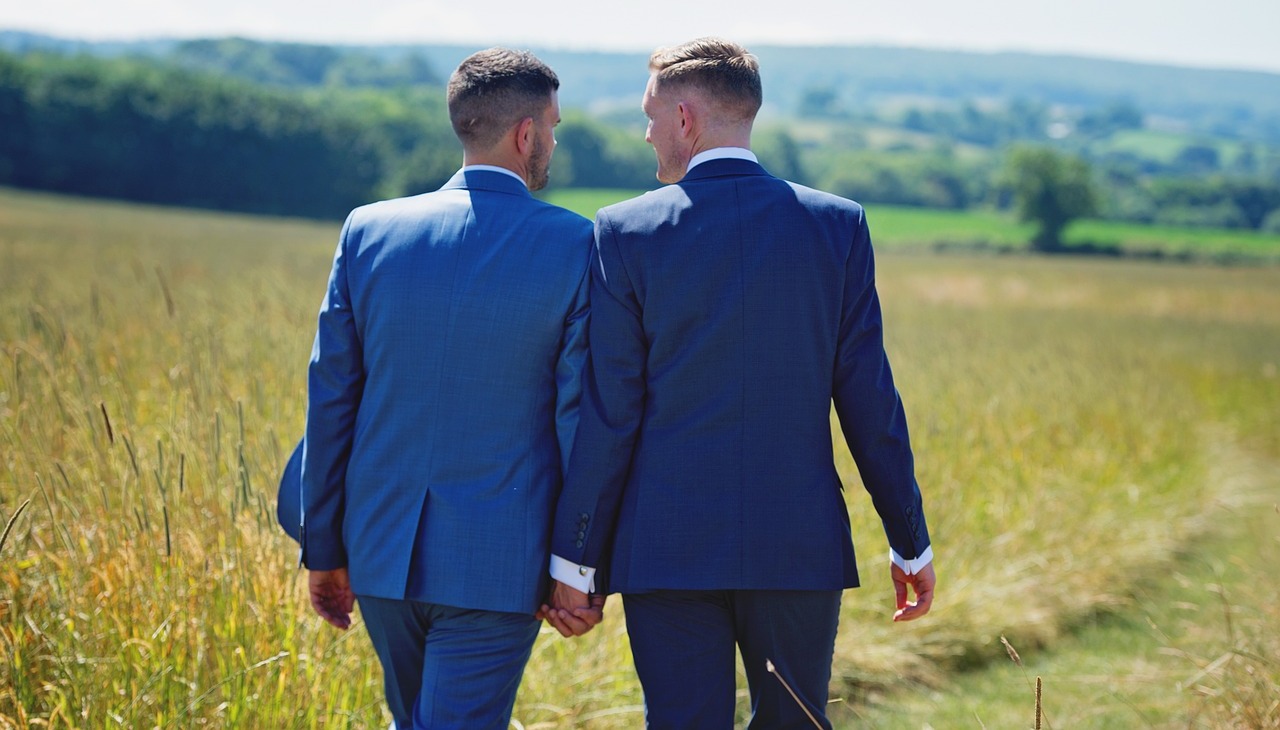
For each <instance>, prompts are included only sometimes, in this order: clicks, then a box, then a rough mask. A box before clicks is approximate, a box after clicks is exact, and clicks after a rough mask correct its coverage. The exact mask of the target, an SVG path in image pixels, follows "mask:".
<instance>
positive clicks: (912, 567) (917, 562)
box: [553, 545, 933, 575]
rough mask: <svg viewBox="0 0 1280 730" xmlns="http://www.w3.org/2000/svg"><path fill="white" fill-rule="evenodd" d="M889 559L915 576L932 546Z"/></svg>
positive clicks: (894, 552) (927, 560) (894, 553)
mask: <svg viewBox="0 0 1280 730" xmlns="http://www.w3.org/2000/svg"><path fill="white" fill-rule="evenodd" d="M889 559H890V560H892V561H893V564H894V565H896V566H898V567H899V568H902V572H903V573H906V574H907V575H915V574H916V573H919V572H920V571H922V570H924V566H926V565H928V564H929V563H932V562H933V546H932V545H930V546H929V547H927V548H925V549H924V552H922V553H920V555H918V556H917V557H914V558H912V559H910V560H903V559H902V556H901V555H899V554H898V551H897V550H894V549H893V548H889ZM553 560H554V558H553ZM553 565H554V563H553Z"/></svg>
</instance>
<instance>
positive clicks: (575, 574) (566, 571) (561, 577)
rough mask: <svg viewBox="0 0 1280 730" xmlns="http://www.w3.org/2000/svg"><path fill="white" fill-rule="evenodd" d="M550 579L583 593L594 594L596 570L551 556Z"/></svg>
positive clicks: (557, 556)
mask: <svg viewBox="0 0 1280 730" xmlns="http://www.w3.org/2000/svg"><path fill="white" fill-rule="evenodd" d="M551 577H552V578H555V579H556V580H558V581H560V582H561V583H564V584H565V585H567V586H569V587H570V588H576V589H578V590H580V591H582V592H583V593H595V592H596V569H595V568H588V567H587V566H585V565H578V564H577V563H574V562H570V561H568V560H565V559H564V558H562V557H560V556H559V555H552V556H551Z"/></svg>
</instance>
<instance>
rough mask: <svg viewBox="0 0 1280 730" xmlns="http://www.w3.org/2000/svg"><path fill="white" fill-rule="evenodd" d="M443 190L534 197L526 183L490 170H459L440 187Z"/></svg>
mask: <svg viewBox="0 0 1280 730" xmlns="http://www.w3.org/2000/svg"><path fill="white" fill-rule="evenodd" d="M440 189H441V190H485V191H488V192H493V193H508V194H510V195H519V196H522V197H526V198H528V197H532V195H531V193H530V192H529V188H527V187H525V185H524V183H522V182H520V181H519V180H517V179H515V178H514V177H511V176H510V175H506V174H504V173H501V172H493V171H490V170H458V171H457V172H456V173H454V174H453V177H451V178H449V182H447V183H445V184H444V185H442V186H441V187H440Z"/></svg>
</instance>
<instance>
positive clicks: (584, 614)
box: [573, 608, 604, 629]
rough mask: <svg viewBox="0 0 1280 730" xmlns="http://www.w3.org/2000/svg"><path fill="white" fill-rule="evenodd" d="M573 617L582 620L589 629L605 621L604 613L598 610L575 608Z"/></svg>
mask: <svg viewBox="0 0 1280 730" xmlns="http://www.w3.org/2000/svg"><path fill="white" fill-rule="evenodd" d="M573 615H574V616H577V617H578V618H580V619H582V621H583V623H585V624H586V625H587V628H588V629H590V628H591V627H592V626H595V625H596V624H598V623H600V622H601V621H603V620H604V611H601V610H600V609H598V608H575V609H573Z"/></svg>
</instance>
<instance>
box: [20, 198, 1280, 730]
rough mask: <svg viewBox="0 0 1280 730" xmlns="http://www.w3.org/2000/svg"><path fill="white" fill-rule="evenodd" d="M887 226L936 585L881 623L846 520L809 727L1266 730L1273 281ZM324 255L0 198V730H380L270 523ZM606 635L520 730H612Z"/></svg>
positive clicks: (890, 303)
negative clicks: (834, 622) (835, 636)
mask: <svg viewBox="0 0 1280 730" xmlns="http://www.w3.org/2000/svg"><path fill="white" fill-rule="evenodd" d="M591 204H592V203H589V202H588V203H584V202H583V201H582V200H579V201H578V203H577V205H578V206H582V205H591ZM587 212H590V211H587ZM889 213H890V211H887V210H886V211H883V215H881V216H880V218H882V219H883V221H882V222H881V223H876V221H877V220H879V219H878V218H876V217H875V216H876V215H877V211H874V210H873V211H872V215H873V219H872V225H873V227H875V228H874V229H875V230H876V231H877V240H878V241H880V242H883V243H884V244H885V245H884V246H883V251H882V255H881V256H880V257H879V259H878V264H879V281H880V291H881V296H882V300H883V305H884V309H885V319H886V327H887V335H888V342H887V344H888V347H889V352H890V357H891V358H892V360H893V362H894V365H895V373H896V375H897V379H898V385H899V388H900V389H901V391H902V393H903V396H904V399H905V401H906V407H907V412H908V418H909V420H910V422H911V425H912V435H913V440H914V443H915V446H916V450H917V460H918V461H917V467H918V472H919V478H920V482H921V485H922V488H923V490H924V494H925V504H926V509H928V511H929V515H930V520H931V532H932V534H933V538H934V545H935V550H936V551H937V556H938V557H937V569H938V573H939V578H940V587H939V593H938V599H937V603H936V604H935V610H934V613H933V614H931V616H930V617H929V618H928V619H927V620H925V621H922V622H917V623H915V624H911V625H894V624H892V623H891V622H890V620H889V617H890V615H891V613H892V611H891V609H892V606H891V604H892V593H891V590H890V588H889V585H888V578H887V572H888V571H887V569H885V568H883V567H882V566H884V565H885V564H886V560H887V557H886V556H887V547H886V546H885V544H884V539H883V536H882V535H881V532H880V528H879V525H878V521H877V520H876V518H875V517H874V513H873V512H872V510H871V509H870V505H869V500H868V499H867V498H866V496H865V494H864V493H862V492H861V490H859V489H857V488H856V486H855V488H853V489H850V490H848V492H847V494H848V500H849V503H850V507H851V515H852V525H853V530H854V535H855V542H856V544H857V545H858V547H859V555H860V556H861V566H860V567H861V569H862V573H863V576H864V578H863V583H864V587H863V588H861V589H859V590H856V591H850V592H847V593H846V595H845V602H844V607H843V613H842V619H841V632H840V638H839V640H838V644H837V649H836V660H835V680H834V682H833V688H832V689H833V697H834V698H836V699H837V701H838V706H837V707H835V708H833V715H834V716H835V717H837V718H838V719H839V722H840V726H841V727H853V726H860V727H861V726H871V727H885V728H898V727H925V726H932V727H939V728H941V727H1017V726H1023V727H1026V726H1030V724H1031V720H1032V705H1031V700H1030V697H1031V695H1030V693H1029V689H1028V681H1031V680H1032V678H1033V676H1034V675H1036V674H1041V675H1043V676H1044V677H1045V680H1046V691H1045V709H1046V717H1047V718H1048V719H1049V720H1050V723H1051V724H1049V725H1047V726H1046V727H1057V728H1064V727H1131V726H1135V725H1138V726H1153V727H1242V728H1243V727H1278V726H1280V706H1277V705H1276V704H1275V698H1276V697H1280V667H1278V666H1277V663H1276V657H1277V656H1280V640H1278V639H1277V637H1280V612H1277V611H1276V609H1275V606H1276V605H1277V604H1278V603H1280V600H1278V599H1280V596H1278V595H1277V589H1276V587H1275V582H1274V580H1273V579H1272V578H1271V576H1270V573H1271V571H1272V566H1274V565H1275V564H1276V559H1277V558H1280V544H1277V542H1276V540H1277V535H1280V511H1277V507H1276V505H1277V503H1278V502H1280V467H1277V464H1280V374H1278V373H1277V369H1278V368H1280V268H1276V267H1271V266H1254V267H1244V266H1220V265H1206V264H1195V263H1171V262H1151V261H1137V260H1104V259H1072V258H1065V257H1053V258H1046V257H1034V256H990V255H962V254H944V255H923V254H920V253H916V252H912V253H895V252H894V249H895V248H896V244H895V243H894V236H895V235H896V234H894V233H893V232H892V228H893V226H892V225H891V218H892V216H891V215H889ZM904 215H905V213H904ZM903 220H906V219H905V218H904V219H903ZM337 233H338V224H337V223H314V222H306V221H295V220H279V219H268V218H249V217H238V216H231V215H220V214H214V213H194V212H187V211H177V210H166V209H157V208H147V207H137V206H128V205H120V204H108V203H100V202H89V201H79V200H73V199H68V198H57V197H49V196H42V195H32V194H27V193H18V192H14V191H3V190H0V529H4V533H3V537H2V538H0V653H2V656H0V661H2V662H3V664H4V666H3V669H0V728H10V727H13V728H23V729H24V730H25V729H26V728H34V727H40V728H45V727H54V728H67V727H83V728H99V727H124V728H147V727H157V728H168V727H244V728H259V727H260V728H312V727H352V728H381V727H385V725H386V718H385V716H384V714H383V710H382V708H381V688H380V676H379V671H378V668H377V662H376V660H375V659H374V656H373V653H372V651H371V650H370V648H369V646H368V641H367V638H366V637H365V636H364V635H363V631H362V630H360V629H357V630H354V631H351V632H348V633H346V634H340V633H338V632H336V631H334V630H332V629H331V628H330V627H328V626H327V625H324V624H323V623H322V622H321V621H320V620H319V619H318V618H317V617H315V616H314V615H312V614H311V613H310V610H309V609H308V607H307V605H306V601H305V598H304V593H303V583H304V581H303V580H302V576H301V574H300V573H298V572H297V571H296V570H295V567H294V566H295V562H296V548H295V547H294V546H293V545H292V543H290V542H289V540H288V538H287V537H285V536H284V535H283V534H282V533H281V532H280V531H279V530H278V529H276V527H275V525H274V503H273V500H274V491H275V479H276V475H277V474H278V471H279V469H280V468H281V466H282V465H283V462H284V457H285V455H286V454H287V449H288V447H289V446H290V445H291V444H292V442H293V441H294V439H295V438H296V437H297V435H298V434H299V433H300V430H301V428H302V424H303V412H304V407H305V402H304V401H305V388H304V380H305V365H306V361H307V358H308V354H309V351H310V343H311V338H312V336H313V333H314V317H315V311H316V309H317V306H318V304H319V301H320V298H321V296H322V293H323V287H324V281H325V277H326V275H327V271H328V266H329V263H330V259H331V256H332V250H333V245H334V243H335V242H336V237H337ZM904 240H905V239H904ZM908 248H909V247H908ZM913 251H914V249H913ZM836 455H837V459H838V463H839V466H840V471H841V474H842V476H843V478H844V479H845V481H846V483H848V484H850V485H856V484H857V479H858V478H857V472H856V469H855V468H854V467H853V465H852V463H851V462H850V459H849V457H848V455H847V453H846V452H845V450H844V446H843V443H841V442H840V441H839V438H838V436H837V442H836ZM460 549H464V548H461V547H460ZM619 609H620V606H619V604H618V603H617V602H616V599H613V600H611V602H610V605H609V608H608V617H607V618H606V621H605V623H604V624H603V625H602V626H601V627H600V628H599V629H598V630H597V631H595V632H593V633H592V634H591V635H589V636H588V637H586V638H585V639H582V640H579V641H577V642H569V641H564V640H561V639H560V638H559V637H558V636H556V635H552V634H549V633H548V634H547V635H545V636H543V637H542V638H540V639H539V643H538V645H537V647H535V651H534V657H533V660H532V662H531V664H530V666H529V669H528V671H527V673H526V679H525V683H524V685H523V687H522V689H521V695H520V699H519V701H518V704H517V708H516V713H515V720H516V721H517V722H518V723H519V726H520V727H522V728H526V729H529V728H535V727H537V728H559V727H582V728H634V727H640V726H641V725H642V706H641V702H642V698H641V695H640V691H639V688H638V686H637V684H636V681H635V678H634V674H633V673H632V671H631V668H630V661H629V655H628V649H627V646H626V638H625V634H624V631H623V624H622V620H621V618H622V617H621V615H620V610H619ZM1152 627H1154V628H1152ZM1001 637H1004V638H1005V639H1007V641H1008V642H1009V643H1010V644H1011V645H1012V646H1014V647H1016V648H1017V650H1018V651H1019V652H1020V653H1021V658H1022V660H1023V661H1024V666H1022V667H1017V666H1014V665H1012V664H1011V663H1010V661H1009V659H1007V658H1006V653H1005V649H1004V647H1003V645H1002V643H1001ZM740 707H741V708H743V712H742V713H741V716H742V717H743V718H744V719H745V707H746V705H745V698H744V699H743V701H742V702H740ZM1135 708H1137V709H1136V710H1135ZM1135 713H1136V714H1135ZM1135 718H1138V719H1135Z"/></svg>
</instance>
